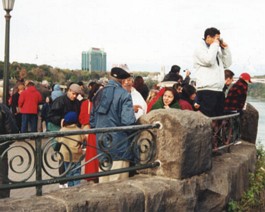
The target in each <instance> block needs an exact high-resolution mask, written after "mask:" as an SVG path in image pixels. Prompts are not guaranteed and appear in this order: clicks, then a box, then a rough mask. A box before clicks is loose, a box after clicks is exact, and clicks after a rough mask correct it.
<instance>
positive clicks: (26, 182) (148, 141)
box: [0, 123, 161, 196]
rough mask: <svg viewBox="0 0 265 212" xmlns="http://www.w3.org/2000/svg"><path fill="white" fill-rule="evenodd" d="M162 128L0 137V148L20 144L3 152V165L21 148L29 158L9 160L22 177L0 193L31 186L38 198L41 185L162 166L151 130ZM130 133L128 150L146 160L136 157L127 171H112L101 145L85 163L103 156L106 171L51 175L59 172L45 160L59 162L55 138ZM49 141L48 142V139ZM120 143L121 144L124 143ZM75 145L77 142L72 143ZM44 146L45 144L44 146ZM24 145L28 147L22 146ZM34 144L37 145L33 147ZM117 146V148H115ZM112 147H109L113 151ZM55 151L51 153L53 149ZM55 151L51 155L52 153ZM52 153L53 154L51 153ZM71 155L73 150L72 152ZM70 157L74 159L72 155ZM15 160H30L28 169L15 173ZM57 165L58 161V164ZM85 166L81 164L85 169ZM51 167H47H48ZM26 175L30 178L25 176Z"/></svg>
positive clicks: (110, 129) (156, 126)
mask: <svg viewBox="0 0 265 212" xmlns="http://www.w3.org/2000/svg"><path fill="white" fill-rule="evenodd" d="M160 127H161V124H160V123H153V124H144V125H133V126H123V127H109V128H97V129H87V130H74V131H66V132H60V131H56V132H40V133H23V134H22V133H21V134H9V135H0V147H1V146H4V145H8V144H12V143H13V142H14V141H18V142H17V143H16V144H15V145H11V146H10V147H8V148H7V149H6V150H4V151H3V153H2V154H1V155H0V165H1V162H2V158H3V157H4V155H5V154H6V155H7V154H8V152H9V151H11V150H12V149H13V150H14V149H15V148H17V149H18V148H20V149H22V150H23V151H24V152H25V153H26V158H24V157H23V156H22V155H20V154H19V151H15V152H16V154H17V155H15V156H13V157H11V158H9V168H10V170H11V171H12V172H14V173H16V174H18V175H19V176H20V179H19V180H13V179H9V178H8V181H9V184H4V185H0V190H2V189H7V188H8V189H17V188H24V187H32V186H36V195H37V196H41V195H42V186H43V185H48V184H54V183H59V182H63V181H69V180H76V179H78V180H79V179H86V178H93V177H101V176H106V175H112V174H117V173H123V172H128V171H134V170H140V169H146V168H154V167H157V166H159V163H158V162H154V157H155V153H156V140H155V139H156V137H155V136H154V134H153V132H152V131H151V130H152V129H158V128H160ZM121 131H126V132H131V133H130V135H129V136H128V137H127V139H132V138H133V140H132V141H131V146H130V150H129V151H133V154H135V155H138V154H144V156H145V157H140V156H136V157H135V158H136V159H137V160H136V161H133V162H135V163H136V165H135V166H133V167H129V168H125V169H117V170H110V168H111V166H112V162H113V160H112V157H113V155H111V154H110V153H109V150H108V148H107V149H106V146H104V145H102V146H104V148H105V149H103V147H101V146H100V145H99V146H97V147H95V148H97V149H98V150H99V153H98V155H97V156H96V157H94V158H93V159H91V160H89V161H85V162H84V164H86V163H89V162H91V161H93V160H94V159H97V158H100V157H102V156H104V157H105V159H106V158H107V159H108V160H105V161H104V163H107V166H106V167H105V169H103V172H98V173H94V174H81V175H79V176H74V177H66V174H67V173H68V172H69V171H71V170H73V169H72V168H70V169H69V170H67V171H66V172H65V173H64V174H63V175H62V176H61V175H60V176H58V174H57V176H54V175H53V174H51V173H49V171H48V169H58V168H59V167H58V166H57V167H56V168H54V167H52V165H51V164H47V163H48V161H49V160H48V159H47V158H46V157H49V156H50V157H51V159H50V161H53V162H54V161H56V160H55V155H56V154H60V152H58V151H54V150H53V149H52V139H53V138H56V137H62V136H70V135H80V134H83V135H84V134H96V133H100V134H101V135H102V136H103V137H104V136H108V137H110V136H111V133H113V132H121ZM141 133H144V136H140V134H141ZM44 138H50V139H48V141H46V143H45V144H43V142H42V141H43V140H42V139H44ZM28 139H32V140H35V142H34V144H32V143H31V142H30V141H28ZM46 140H47V139H46ZM124 141H125V140H123V141H118V143H119V142H124ZM73 142H76V141H73ZM42 144H43V145H42ZM23 145H26V147H25V146H23ZM34 145H35V146H34ZM114 147H115V146H114ZM111 148H113V147H111V145H110V147H109V149H111ZM51 149H52V150H51ZM51 151H52V153H51ZM49 152H50V154H49ZM69 154H70V155H71V154H72V153H71V151H70V152H69ZM70 158H71V156H70ZM84 158H85V157H84V156H83V157H81V159H80V160H83V159H84ZM15 159H17V160H19V162H20V164H19V165H20V166H21V165H22V163H24V162H25V161H26V159H27V160H29V161H28V164H26V167H25V168H24V169H23V170H20V171H18V170H16V169H15V167H14V165H13V163H14V161H15ZM56 162H58V161H56ZM84 164H82V165H81V167H82V166H84ZM62 165H63V164H59V166H62ZM47 167H48V168H47ZM42 172H44V173H46V174H47V175H48V176H50V179H42ZM26 173H28V175H27V176H26ZM34 173H36V180H35V181H30V178H31V177H32V176H33V174H34Z"/></svg>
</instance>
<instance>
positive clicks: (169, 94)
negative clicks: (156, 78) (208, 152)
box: [7, 28, 251, 188]
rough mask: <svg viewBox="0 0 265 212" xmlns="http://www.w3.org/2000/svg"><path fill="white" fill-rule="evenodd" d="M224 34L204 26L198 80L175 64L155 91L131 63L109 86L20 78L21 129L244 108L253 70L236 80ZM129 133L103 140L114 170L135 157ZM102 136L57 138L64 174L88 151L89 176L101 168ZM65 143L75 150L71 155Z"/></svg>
mask: <svg viewBox="0 0 265 212" xmlns="http://www.w3.org/2000/svg"><path fill="white" fill-rule="evenodd" d="M220 34H221V33H220V31H219V30H218V29H216V28H208V29H206V30H205V33H204V38H203V40H202V41H201V44H200V46H199V47H198V48H197V49H196V50H195V53H194V68H195V69H196V71H197V78H196V82H194V81H191V79H190V74H191V72H190V71H189V70H185V78H183V77H182V76H181V74H180V70H181V67H180V66H178V65H173V66H172V67H171V70H170V71H169V73H168V74H167V75H166V76H165V77H164V79H163V81H162V82H161V83H159V84H160V87H158V86H155V87H154V88H150V90H149V88H148V86H147V85H146V84H145V82H144V78H143V77H142V76H136V77H134V76H133V75H132V74H130V72H129V70H128V66H127V65H118V66H115V67H113V68H112V69H111V72H110V77H109V80H108V83H107V84H105V85H103V84H100V83H98V82H94V81H93V82H90V83H89V84H88V85H87V86H86V85H85V84H84V83H83V82H74V83H71V84H70V85H69V86H68V89H67V91H66V92H63V91H62V90H61V88H60V85H59V84H55V85H53V86H52V89H49V88H48V87H49V84H48V83H47V82H44V83H42V89H37V88H36V86H35V83H34V82H33V81H25V82H19V83H18V84H17V85H16V87H15V88H14V93H13V95H12V97H11V100H10V101H9V103H10V108H11V111H12V113H13V115H14V116H15V120H16V124H17V127H18V129H19V131H20V132H21V133H26V132H37V131H40V129H38V128H39V127H38V126H42V125H41V124H40V123H43V122H44V123H45V124H44V125H43V129H46V130H47V131H68V130H78V129H90V128H105V127H119V126H129V125H134V124H135V123H136V121H137V119H139V118H140V117H141V116H142V115H144V114H146V113H149V112H150V111H152V110H157V109H166V110H168V109H180V110H190V111H198V112H201V113H203V114H204V115H206V116H208V117H215V116H220V115H224V114H231V113H235V112H241V111H242V110H243V107H244V104H245V101H246V96H247V90H248V83H250V82H251V77H250V75H249V74H248V73H242V74H241V75H240V77H239V79H238V81H237V82H235V83H234V84H233V76H234V73H233V72H232V71H231V70H229V69H228V68H229V66H230V65H231V64H232V59H231V52H230V50H229V47H228V44H227V43H225V42H224V41H223V40H222V39H221V38H220ZM167 82H171V85H170V86H168V85H169V84H170V83H169V84H167ZM40 105H42V107H41V109H40V107H39V106H40ZM7 132H8V131H7ZM128 133H129V132H124V131H119V132H111V133H110V134H111V136H112V143H111V144H108V143H106V144H103V146H108V147H109V150H108V151H109V154H111V155H112V159H113V166H112V169H117V168H126V167H129V166H130V162H131V161H133V155H132V152H130V151H128V149H129V148H130V142H131V141H130V140H128V139H127V138H128ZM102 136H103V135H102V134H100V133H98V134H96V135H94V134H89V135H87V136H80V135H74V136H67V137H61V138H58V139H53V140H52V145H53V148H54V150H55V151H60V152H61V153H62V155H63V163H64V166H61V167H60V170H59V174H63V173H64V172H65V170H67V169H69V165H70V164H71V163H70V162H71V160H72V162H73V164H74V165H73V166H74V167H76V168H75V169H74V170H75V171H71V172H69V174H68V175H69V176H76V175H79V174H80V173H81V168H80V160H79V159H80V157H82V156H84V154H85V158H86V161H89V160H91V161H90V162H89V163H87V164H86V165H85V174H91V173H95V172H98V171H99V166H100V158H99V160H98V159H96V157H95V156H96V155H97V154H98V153H100V151H99V150H98V149H99V148H98V146H99V142H102V140H103V142H104V139H102ZM84 141H85V143H86V145H84ZM121 141H122V143H121ZM66 145H67V146H68V147H69V148H70V151H71V153H72V157H71V158H70V157H69V151H68V148H66ZM84 146H85V148H84ZM213 148H216V146H213ZM126 178H128V173H122V174H116V175H111V176H106V177H100V178H99V179H98V178H93V179H87V180H88V181H93V182H98V181H99V182H106V181H112V180H118V179H126ZM79 183H80V180H73V181H69V182H62V183H61V184H60V188H65V187H68V186H74V185H78V184H79Z"/></svg>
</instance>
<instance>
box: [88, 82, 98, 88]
mask: <svg viewBox="0 0 265 212" xmlns="http://www.w3.org/2000/svg"><path fill="white" fill-rule="evenodd" d="M95 84H97V83H96V82H94V81H92V82H90V83H88V87H89V86H91V87H93V85H95Z"/></svg>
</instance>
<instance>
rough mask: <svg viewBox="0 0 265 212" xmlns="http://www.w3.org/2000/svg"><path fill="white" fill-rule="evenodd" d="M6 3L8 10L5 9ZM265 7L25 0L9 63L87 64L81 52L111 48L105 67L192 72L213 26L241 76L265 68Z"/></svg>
mask: <svg viewBox="0 0 265 212" xmlns="http://www.w3.org/2000/svg"><path fill="white" fill-rule="evenodd" d="M1 8H2V7H1ZM264 14H265V7H264V6H263V1H262V0H255V1H248V0H233V1H228V0H223V1H211V0H201V1H197V0H178V1H176V0H167V1H163V0H134V1H124V0H112V1H108V0H97V1H87V0H79V1H78V2H77V1H74V0H56V1H54V0H38V1H36V0H24V1H18V0H17V1H15V5H14V9H13V11H11V16H12V18H11V22H10V62H13V61H17V62H22V63H35V64H38V65H41V64H47V65H51V66H53V67H58V68H68V69H79V70H80V69H81V55H82V51H87V50H89V49H90V48H92V47H96V48H103V49H104V50H105V52H106V53H107V55H108V57H107V69H108V70H109V69H110V68H111V65H112V64H119V63H126V64H128V66H129V68H130V70H131V71H160V69H161V67H162V66H165V70H166V73H167V72H168V71H169V70H170V67H171V65H173V64H178V65H180V66H181V67H182V69H186V68H188V69H191V71H192V73H193V72H194V70H193V64H192V55H193V52H194V49H195V48H196V46H197V45H198V43H199V42H200V40H201V39H202V37H203V33H204V30H205V29H206V28H208V27H212V26H213V27H216V28H218V29H220V31H221V36H222V37H223V39H224V40H225V41H226V42H227V43H228V45H229V46H230V49H231V52H232V57H233V65H232V66H231V67H230V69H232V70H233V71H234V72H235V73H236V75H239V74H240V73H241V72H249V73H250V74H251V75H262V74H264V70H265V61H264V56H265V43H264V41H263V40H264V38H265V22H264V21H263V19H264ZM4 15H5V11H4V10H3V9H2V10H0V17H2V19H1V21H0V60H2V61H3V60H4V40H5V33H4V32H5V18H4Z"/></svg>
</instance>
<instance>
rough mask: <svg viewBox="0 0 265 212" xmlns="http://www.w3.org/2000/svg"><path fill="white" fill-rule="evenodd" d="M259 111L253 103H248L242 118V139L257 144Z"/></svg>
mask: <svg viewBox="0 0 265 212" xmlns="http://www.w3.org/2000/svg"><path fill="white" fill-rule="evenodd" d="M258 121H259V112H258V111H257V109H256V108H254V107H253V106H252V105H251V104H249V103H247V108H246V110H244V111H243V114H242V116H241V119H240V128H241V129H240V130H241V139H242V140H244V141H248V142H250V143H253V144H255V143H256V139H257V133H258Z"/></svg>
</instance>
